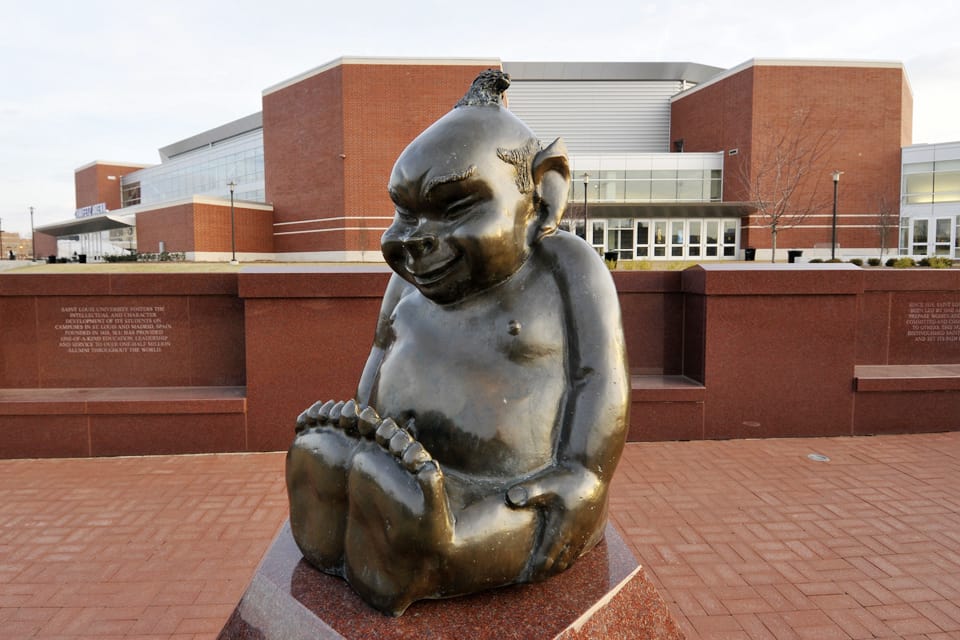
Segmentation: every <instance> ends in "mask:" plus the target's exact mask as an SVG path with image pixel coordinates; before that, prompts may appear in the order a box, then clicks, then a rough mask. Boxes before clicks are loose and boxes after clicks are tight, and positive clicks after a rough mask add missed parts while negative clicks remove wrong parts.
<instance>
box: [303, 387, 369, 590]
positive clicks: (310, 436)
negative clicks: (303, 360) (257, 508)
mask: <svg viewBox="0 0 960 640" xmlns="http://www.w3.org/2000/svg"><path fill="white" fill-rule="evenodd" d="M379 424H380V419H379V417H378V416H377V415H376V412H375V411H374V410H373V409H371V408H369V407H368V408H367V409H364V410H363V411H361V412H360V413H359V414H358V408H357V405H356V403H355V402H354V401H353V400H350V401H349V402H346V403H344V402H336V403H335V402H333V401H332V400H330V401H328V402H326V403H320V402H318V403H316V404H314V405H313V406H312V407H310V408H309V409H307V410H306V411H304V412H303V413H302V414H301V415H300V417H299V418H297V426H296V433H297V435H296V437H295V438H294V441H293V444H292V445H291V446H290V450H289V451H288V453H287V493H288V495H289V498H290V528H291V530H292V532H293V537H294V540H296V542H297V546H299V547H300V550H301V551H302V552H303V555H304V557H305V558H306V559H307V561H308V562H310V564H312V565H313V566H315V567H317V568H319V569H321V570H323V571H327V572H329V573H335V574H338V575H343V551H344V547H343V540H344V535H345V533H346V528H347V511H348V509H347V499H348V495H347V478H348V471H349V469H350V464H351V459H352V457H353V455H354V451H355V450H356V448H357V444H358V442H359V436H360V432H361V429H362V430H364V431H366V432H368V433H372V432H373V430H374V429H375V428H376V426H378V425H379Z"/></svg>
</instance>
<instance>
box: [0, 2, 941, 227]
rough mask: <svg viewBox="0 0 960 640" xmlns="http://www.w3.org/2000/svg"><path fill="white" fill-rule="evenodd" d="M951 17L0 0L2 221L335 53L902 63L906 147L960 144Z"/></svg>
mask: <svg viewBox="0 0 960 640" xmlns="http://www.w3.org/2000/svg"><path fill="white" fill-rule="evenodd" d="M958 25H960V3H958V2H956V0H923V1H920V2H918V1H916V0H914V1H913V2H895V1H892V0H873V1H865V0H803V1H795V2H789V3H787V2H777V1H776V0H763V1H757V0H743V1H738V0H730V1H728V2H724V3H720V2H692V1H685V0H674V1H669V0H663V1H656V2H653V1H650V2H645V1H643V0H618V1H616V2H610V1H608V2H593V3H591V2H583V1H582V0H581V1H579V2H567V1H565V0H553V1H552V2H546V1H543V2H541V1H538V0H527V1H526V2H524V1H523V0H477V1H476V2H471V1H470V0H454V1H452V2H451V1H450V0H445V1H443V2H441V1H439V0H419V1H418V0H409V1H408V2H402V1H398V0H389V1H381V0H345V1H338V0H322V1H318V0H313V1H307V0H302V1H298V0H232V1H231V2H213V1H207V0H190V1H183V0H165V1H164V2H151V1H149V0H140V1H139V2H130V1H129V0H126V1H123V2H119V1H110V0H87V1H85V2H74V1H73V0H69V1H68V0H60V1H53V0H33V1H31V2H27V1H26V0H0V222H2V225H3V229H4V230H7V231H19V232H20V233H21V234H23V235H24V236H27V235H29V233H30V215H29V207H30V206H33V207H34V208H35V214H34V223H35V225H36V226H42V225H44V224H49V223H52V222H57V221H62V220H67V219H69V218H72V217H73V212H74V207H75V202H74V200H75V198H74V186H73V172H74V169H76V168H78V167H80V166H83V165H85V164H87V163H89V162H92V161H94V160H107V161H121V162H130V163H144V164H154V163H158V162H159V154H158V153H157V149H158V148H160V147H163V146H166V145H168V144H171V143H173V142H177V141H179V140H182V139H184V138H187V137H189V136H192V135H194V134H197V133H200V132H201V131H205V130H207V129H210V128H213V127H215V126H218V125H221V124H224V123H226V122H229V121H231V120H234V119H236V118H240V117H242V116H246V115H249V114H251V113H254V112H256V111H259V110H260V109H261V105H260V99H261V93H262V91H263V90H264V89H265V88H267V87H269V86H271V85H274V84H276V83H278V82H281V81H283V80H286V79H288V78H291V77H293V76H296V75H298V74H300V73H303V72H304V71H308V70H310V69H313V68H314V67H317V66H320V65H322V64H325V63H327V62H329V61H331V60H334V59H336V58H339V57H342V56H381V57H418V58H419V57H426V58H432V57H438V58H471V57H474V58H475V57H482V58H499V59H501V60H506V61H651V62H667V61H687V62H697V63H701V64H707V65H712V66H717V67H724V68H729V67H733V66H736V65H738V64H740V63H742V62H745V61H747V60H749V59H751V58H800V59H819V60H822V59H842V60H851V59H852V60H881V61H897V62H902V63H903V64H904V65H905V67H906V70H907V75H908V77H909V79H910V84H911V87H912V89H913V100H914V110H913V142H914V143H922V142H949V141H956V140H960V44H957V43H958V42H960V35H958V33H960V31H958ZM866 108H869V105H866Z"/></svg>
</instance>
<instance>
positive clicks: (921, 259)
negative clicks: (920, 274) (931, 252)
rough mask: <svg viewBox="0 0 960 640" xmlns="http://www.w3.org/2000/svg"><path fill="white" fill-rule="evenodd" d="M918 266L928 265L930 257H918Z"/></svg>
mask: <svg viewBox="0 0 960 640" xmlns="http://www.w3.org/2000/svg"><path fill="white" fill-rule="evenodd" d="M917 266H918V267H929V266H930V258H920V262H918V263H917Z"/></svg>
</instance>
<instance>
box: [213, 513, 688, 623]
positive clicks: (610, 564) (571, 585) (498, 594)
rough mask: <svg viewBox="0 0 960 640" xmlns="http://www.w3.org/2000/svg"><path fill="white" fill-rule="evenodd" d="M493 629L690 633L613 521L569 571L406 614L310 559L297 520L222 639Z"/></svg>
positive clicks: (273, 551) (272, 553)
mask: <svg viewBox="0 0 960 640" xmlns="http://www.w3.org/2000/svg"><path fill="white" fill-rule="evenodd" d="M274 638H284V639H288V638H313V639H351V640H352V639H356V638H377V639H378V640H393V639H406V638H410V639H414V638H415V639H417V640H420V639H422V638H470V640H483V639H485V638H497V639H498V640H499V639H508V638H518V639H521V638H522V639H524V640H540V639H547V638H551V639H562V640H575V639H585V638H610V639H617V638H623V639H627V638H650V639H652V640H653V639H657V640H659V639H661V638H670V639H679V638H683V634H682V633H681V632H680V631H679V629H678V627H677V625H676V622H675V621H674V620H673V617H672V616H671V615H670V613H669V611H668V610H667V607H666V605H665V604H664V602H663V600H662V599H661V598H660V596H659V595H658V594H657V591H656V589H655V588H654V587H653V585H652V584H651V582H650V581H649V580H648V579H647V577H646V575H644V573H643V571H642V569H641V568H640V566H639V564H637V561H636V559H635V558H634V557H633V554H632V553H631V552H630V550H629V548H628V547H627V545H626V544H625V543H624V541H623V539H622V538H620V535H619V534H618V533H617V532H616V530H615V529H614V528H613V527H612V526H609V525H608V526H607V530H606V536H605V539H604V541H603V542H601V543H600V544H599V545H598V546H597V547H596V548H595V549H594V550H593V551H591V552H590V553H589V554H587V555H586V556H584V557H583V558H581V559H580V561H579V562H578V563H577V564H576V565H575V566H574V567H573V568H571V569H570V570H568V571H566V572H564V573H563V574H561V575H559V576H556V577H554V578H551V579H550V580H547V581H546V582H542V583H538V584H526V585H517V586H512V587H505V588H503V589H496V590H493V591H487V592H484V593H479V594H475V595H471V596H465V597H461V598H451V599H449V600H425V601H421V602H416V603H414V604H413V605H411V606H410V608H409V609H407V611H406V613H404V615H403V616H401V617H399V618H391V617H388V616H385V615H383V614H381V613H379V612H377V611H375V610H374V609H371V608H370V607H369V606H367V605H366V604H365V603H364V602H363V601H362V600H360V598H359V597H357V595H356V594H355V593H354V592H353V591H352V590H351V589H350V587H349V586H348V585H347V583H346V582H344V581H343V580H341V579H339V578H336V577H333V576H328V575H326V574H324V573H321V572H319V571H317V570H315V569H313V568H312V567H311V566H309V565H308V564H307V563H306V562H305V561H304V560H303V557H302V556H301V554H300V551H299V550H298V549H297V547H296V544H295V543H294V542H293V537H292V536H291V535H290V525H289V523H288V524H286V525H284V527H283V529H282V530H281V531H280V534H279V535H278V536H277V539H276V540H275V541H274V543H273V545H272V546H271V547H270V549H269V550H268V552H267V555H266V557H265V558H264V560H263V562H262V563H261V564H260V567H259V568H258V569H257V572H256V574H255V575H254V577H253V580H252V581H251V583H250V586H249V587H248V588H247V591H246V593H245V594H244V595H243V598H242V599H241V600H240V604H238V605H237V608H236V609H235V610H234V613H233V615H232V616H231V617H230V620H229V621H228V622H227V624H226V626H225V627H224V628H223V630H222V631H221V632H220V636H219V639H220V640H228V639H230V640H233V639H243V640H246V639H250V640H253V639H257V640H261V639H263V640H268V639H274Z"/></svg>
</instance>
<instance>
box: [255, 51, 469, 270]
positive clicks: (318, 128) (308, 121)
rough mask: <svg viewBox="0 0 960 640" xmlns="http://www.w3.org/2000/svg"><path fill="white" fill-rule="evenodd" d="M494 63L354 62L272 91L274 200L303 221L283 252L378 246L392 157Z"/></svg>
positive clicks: (268, 162)
mask: <svg viewBox="0 0 960 640" xmlns="http://www.w3.org/2000/svg"><path fill="white" fill-rule="evenodd" d="M486 68H487V67H485V66H480V65H422V64H354V63H346V64H340V65H337V66H334V67H332V68H330V69H328V70H326V71H324V72H322V73H319V74H317V75H315V76H311V77H309V78H305V79H304V80H301V81H300V82H297V83H295V84H293V85H291V86H289V87H284V88H282V89H278V90H276V91H273V92H271V93H268V94H267V95H265V96H264V97H263V138H264V162H265V169H266V193H267V201H268V202H272V203H273V206H274V213H275V221H276V222H277V223H289V222H294V223H296V224H290V225H286V224H280V225H279V226H276V227H275V228H274V231H275V233H276V236H275V247H276V251H277V252H280V253H283V252H294V251H298V252H299V251H359V250H370V251H379V248H380V235H381V234H382V230H383V229H384V228H385V227H386V226H388V224H389V220H386V219H384V220H376V219H371V218H376V217H384V218H389V217H390V216H392V215H393V206H392V204H391V202H390V199H389V198H388V197H387V191H386V185H387V181H388V179H389V177H390V170H391V169H392V167H393V163H394V161H395V160H396V158H397V156H398V155H399V154H400V152H401V151H402V150H403V148H404V147H405V146H406V145H407V144H408V143H409V142H410V141H411V140H412V139H413V138H415V137H416V136H417V135H418V134H419V133H420V132H421V131H423V130H424V129H426V128H427V127H428V126H429V125H430V124H432V123H433V122H434V121H435V120H436V119H437V118H439V117H440V116H441V115H443V114H444V113H446V112H447V111H449V110H450V109H451V108H452V107H453V105H454V104H455V103H456V101H457V100H459V99H460V97H461V96H462V95H463V94H464V93H465V92H466V90H467V88H468V87H469V86H470V83H471V82H472V81H473V79H474V78H475V77H476V75H477V74H478V73H479V72H480V71H483V70H484V69H486ZM292 232H306V233H292Z"/></svg>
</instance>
